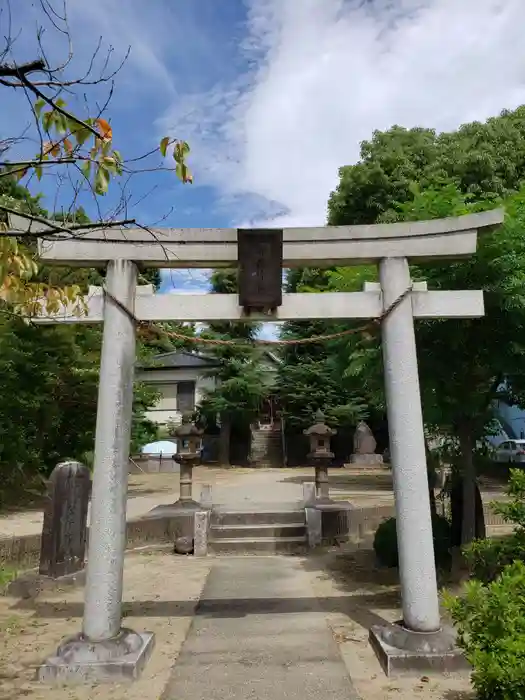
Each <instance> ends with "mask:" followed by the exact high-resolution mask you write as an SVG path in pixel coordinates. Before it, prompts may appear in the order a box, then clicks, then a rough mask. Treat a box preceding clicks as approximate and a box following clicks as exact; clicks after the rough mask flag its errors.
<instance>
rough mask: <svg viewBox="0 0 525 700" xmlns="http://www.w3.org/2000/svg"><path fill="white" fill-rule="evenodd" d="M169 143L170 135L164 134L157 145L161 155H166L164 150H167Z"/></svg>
mask: <svg viewBox="0 0 525 700" xmlns="http://www.w3.org/2000/svg"><path fill="white" fill-rule="evenodd" d="M169 144H170V137H169V136H165V137H164V138H163V139H162V141H161V142H160V146H159V148H160V152H161V154H162V156H166V152H167V150H168V146H169Z"/></svg>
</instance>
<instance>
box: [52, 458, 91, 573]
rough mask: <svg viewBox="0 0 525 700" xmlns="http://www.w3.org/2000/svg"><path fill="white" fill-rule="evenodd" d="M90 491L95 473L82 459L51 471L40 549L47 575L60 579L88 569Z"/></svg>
mask: <svg viewBox="0 0 525 700" xmlns="http://www.w3.org/2000/svg"><path fill="white" fill-rule="evenodd" d="M90 493H91V475H90V473H89V469H88V468H87V467H86V466H84V465H83V464H80V462H62V463H60V464H57V466H56V467H55V468H54V469H53V471H52V472H51V477H50V479H49V486H48V496H49V498H48V501H47V504H46V507H45V509H44V524H43V528H42V544H41V550H40V566H39V573H40V574H42V575H43V576H50V577H51V578H59V577H60V576H67V575H68V574H74V573H76V572H77V571H81V570H82V569H83V568H84V554H85V550H86V540H87V516H88V504H89V496H90Z"/></svg>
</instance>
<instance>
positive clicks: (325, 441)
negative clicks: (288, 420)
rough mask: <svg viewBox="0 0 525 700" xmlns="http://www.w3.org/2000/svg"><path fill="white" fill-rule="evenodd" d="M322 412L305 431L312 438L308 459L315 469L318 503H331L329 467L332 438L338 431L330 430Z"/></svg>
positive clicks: (331, 458)
mask: <svg viewBox="0 0 525 700" xmlns="http://www.w3.org/2000/svg"><path fill="white" fill-rule="evenodd" d="M324 420H325V418H324V415H323V413H322V411H317V413H316V414H315V423H314V425H312V426H311V427H310V428H308V429H307V430H305V431H304V434H305V435H306V436H307V437H309V438H310V452H309V454H308V459H309V460H310V461H312V462H313V463H314V467H315V488H316V496H317V500H318V501H325V502H326V501H330V489H329V484H328V466H329V465H330V464H331V462H332V460H333V458H334V453H333V452H330V438H331V437H332V435H335V434H336V433H337V430H333V429H332V428H329V427H328V426H327V425H326V424H325V422H324Z"/></svg>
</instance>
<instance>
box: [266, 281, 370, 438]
mask: <svg viewBox="0 0 525 700" xmlns="http://www.w3.org/2000/svg"><path fill="white" fill-rule="evenodd" d="M339 272H340V271H339V270H318V269H315V268H305V269H302V270H290V271H289V273H288V275H287V290H288V291H290V292H310V293H323V292H327V291H333V289H334V280H335V279H336V278H337V275H338V274H339ZM346 327H348V324H346ZM343 329H345V326H343V325H342V324H337V323H326V322H324V321H294V322H288V323H286V324H284V328H283V331H282V333H281V337H282V338H283V339H285V340H296V339H302V338H311V337H315V336H321V335H327V334H332V333H337V332H339V331H341V330H343ZM337 346H338V344H337V342H334V341H319V342H314V343H308V344H306V345H291V346H284V349H283V352H282V360H283V363H282V366H281V367H280V369H279V372H278V377H277V384H276V391H277V395H278V397H279V402H280V405H281V408H282V412H283V416H284V419H285V425H286V429H287V432H295V433H301V432H302V430H303V429H304V428H306V427H308V426H309V425H310V424H311V421H312V418H313V416H314V414H315V412H316V411H317V410H318V409H321V410H322V411H323V413H324V414H325V416H326V418H327V420H328V422H329V423H330V425H338V426H349V425H354V424H355V423H356V422H357V421H358V420H360V419H362V418H365V417H367V415H368V414H369V405H367V401H366V400H365V399H364V393H363V392H362V391H361V390H360V388H358V387H356V386H355V385H354V384H353V383H352V382H351V381H345V379H346V378H343V381H342V379H341V367H340V364H339V362H338V358H337V355H336V353H335V348H336V347H337Z"/></svg>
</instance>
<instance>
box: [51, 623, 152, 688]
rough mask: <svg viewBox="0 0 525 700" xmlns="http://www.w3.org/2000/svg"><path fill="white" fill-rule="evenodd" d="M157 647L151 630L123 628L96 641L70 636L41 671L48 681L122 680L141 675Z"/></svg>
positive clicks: (133, 679)
mask: <svg viewBox="0 0 525 700" xmlns="http://www.w3.org/2000/svg"><path fill="white" fill-rule="evenodd" d="M154 647H155V636H154V635H153V633H151V632H142V633H138V632H133V631H132V630H129V629H125V628H123V629H121V630H120V632H119V634H118V636H117V637H115V638H114V639H107V640H103V641H100V642H93V641H91V640H88V639H86V638H85V637H84V636H83V635H81V634H80V635H77V636H76V637H71V638H70V639H66V640H65V641H64V642H62V644H61V645H60V646H59V648H58V649H57V653H56V655H55V656H52V657H50V658H48V659H47V660H46V661H45V662H44V663H43V664H42V666H40V668H39V669H38V671H37V679H38V680H39V681H42V682H44V683H50V684H57V685H75V684H87V683H122V682H125V681H135V680H137V678H139V677H140V675H141V673H142V671H143V669H144V667H145V665H146V663H147V661H148V659H149V658H150V656H151V653H152V651H153V649H154Z"/></svg>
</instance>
